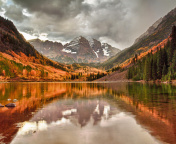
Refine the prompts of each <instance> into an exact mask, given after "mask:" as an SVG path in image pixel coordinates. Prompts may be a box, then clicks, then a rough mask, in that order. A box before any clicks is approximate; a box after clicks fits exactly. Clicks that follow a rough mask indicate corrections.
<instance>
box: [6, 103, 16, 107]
mask: <svg viewBox="0 0 176 144" xmlns="http://www.w3.org/2000/svg"><path fill="white" fill-rule="evenodd" d="M5 106H6V107H16V104H15V103H9V104H6V105H5Z"/></svg>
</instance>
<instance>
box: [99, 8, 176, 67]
mask: <svg viewBox="0 0 176 144" xmlns="http://www.w3.org/2000/svg"><path fill="white" fill-rule="evenodd" d="M155 24H156V25H157V27H156V28H155V27H153V28H152V26H155ZM174 25H176V8H174V9H173V10H171V11H170V12H169V13H167V14H166V15H165V16H164V17H163V18H162V21H161V19H159V20H158V23H154V24H153V25H152V26H151V27H149V29H148V30H147V32H149V34H148V35H145V33H144V35H142V37H141V36H140V37H139V38H137V39H136V42H135V43H134V44H133V45H132V46H130V47H129V48H126V49H124V50H122V51H121V52H120V53H118V54H116V55H115V56H114V57H112V58H110V59H108V60H107V61H105V62H103V63H102V64H101V65H100V67H103V68H105V69H110V68H112V67H114V66H117V65H123V64H126V63H128V62H129V61H130V59H131V58H133V57H134V55H135V54H140V53H143V52H146V51H148V50H149V49H151V48H152V47H153V46H156V45H157V44H159V43H160V42H162V41H163V40H164V39H166V38H168V37H169V35H170V33H171V31H172V26H174Z"/></svg>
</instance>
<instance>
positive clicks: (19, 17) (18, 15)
mask: <svg viewBox="0 0 176 144" xmlns="http://www.w3.org/2000/svg"><path fill="white" fill-rule="evenodd" d="M5 9H6V11H5V14H4V15H5V16H6V17H8V18H10V19H12V20H14V21H17V22H22V21H23V20H24V19H26V18H27V17H26V16H25V15H23V12H22V9H21V8H20V7H17V6H15V5H10V6H7V7H6V8H5Z"/></svg>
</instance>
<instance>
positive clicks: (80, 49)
mask: <svg viewBox="0 0 176 144" xmlns="http://www.w3.org/2000/svg"><path fill="white" fill-rule="evenodd" d="M29 42H30V43H31V44H32V45H33V46H34V47H35V48H36V49H37V50H38V51H39V52H40V53H42V54H43V55H45V56H46V57H48V58H50V59H52V60H55V61H57V62H61V63H67V64H72V63H99V62H103V61H105V60H107V59H108V58H110V57H111V56H114V55H115V54H116V53H118V52H120V50H119V49H117V48H114V47H112V46H111V45H109V44H104V43H101V42H100V41H98V40H96V39H94V38H90V37H89V38H87V37H83V36H79V37H76V38H74V39H73V40H72V41H71V42H70V43H67V44H65V45H62V44H61V43H58V42H52V41H41V40H39V39H33V40H30V41H29ZM49 44H50V45H49ZM58 45H59V46H58ZM44 50H46V51H45V52H44Z"/></svg>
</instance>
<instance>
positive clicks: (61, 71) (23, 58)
mask: <svg viewBox="0 0 176 144" xmlns="http://www.w3.org/2000/svg"><path fill="white" fill-rule="evenodd" d="M67 71H69V69H68V67H67V66H66V65H64V64H61V63H58V62H54V61H52V60H49V59H48V58H46V57H44V56H43V55H41V54H40V53H39V52H38V51H36V50H35V49H34V47H33V46H32V45H31V44H30V43H29V42H27V41H26V40H25V39H24V37H23V36H22V35H21V34H20V33H19V32H18V30H17V29H16V27H15V26H14V24H13V23H12V22H11V21H9V20H7V19H4V18H3V17H0V80H2V79H12V78H19V79H35V80H40V79H55V80H63V79H65V77H66V76H67V75H68V73H67Z"/></svg>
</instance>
